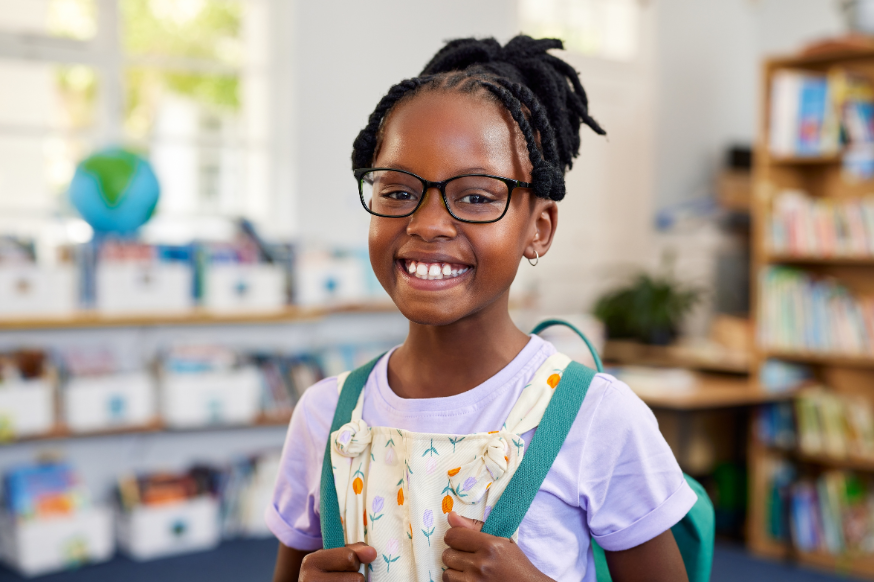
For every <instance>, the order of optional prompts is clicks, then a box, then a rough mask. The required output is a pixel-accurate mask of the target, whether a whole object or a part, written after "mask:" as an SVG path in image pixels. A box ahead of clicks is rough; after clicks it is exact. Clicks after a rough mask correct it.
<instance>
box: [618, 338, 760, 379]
mask: <svg viewBox="0 0 874 582" xmlns="http://www.w3.org/2000/svg"><path fill="white" fill-rule="evenodd" d="M603 360H604V361H607V362H611V363H612V362H615V363H617V364H620V365H639V366H655V367H660V368H688V369H690V370H701V371H705V372H727V373H731V374H749V371H750V358H749V356H748V355H747V354H746V353H738V352H729V351H727V350H720V351H706V352H705V351H695V350H693V349H690V348H688V347H685V346H682V345H669V346H653V345H646V344H642V343H639V342H635V341H625V340H610V341H608V342H607V343H606V344H605V345H604V353H603Z"/></svg>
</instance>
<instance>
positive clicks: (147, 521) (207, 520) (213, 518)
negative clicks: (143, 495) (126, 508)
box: [118, 497, 221, 560]
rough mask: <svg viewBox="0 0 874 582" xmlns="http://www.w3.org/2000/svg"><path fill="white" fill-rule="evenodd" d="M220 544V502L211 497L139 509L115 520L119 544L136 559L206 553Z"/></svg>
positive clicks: (123, 514)
mask: <svg viewBox="0 0 874 582" xmlns="http://www.w3.org/2000/svg"><path fill="white" fill-rule="evenodd" d="M220 541H221V530H220V527H219V503H218V501H216V500H215V499H212V498H211V497H198V498H195V499H190V500H187V501H181V502H179V503H171V504H166V505H156V506H140V507H137V508H136V509H134V510H133V511H130V512H124V513H120V514H119V517H118V545H119V547H120V548H121V549H122V551H124V553H125V554H127V555H128V556H130V557H131V558H133V559H135V560H152V559H155V558H162V557H165V556H172V555H176V554H186V553H189V552H198V551H203V550H209V549H212V548H215V547H216V546H218V544H219V542H220Z"/></svg>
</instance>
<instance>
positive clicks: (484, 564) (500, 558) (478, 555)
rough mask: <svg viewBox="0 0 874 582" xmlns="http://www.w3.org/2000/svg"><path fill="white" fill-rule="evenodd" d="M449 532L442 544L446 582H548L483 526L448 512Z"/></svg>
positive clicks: (516, 549) (509, 543)
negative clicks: (489, 533)
mask: <svg viewBox="0 0 874 582" xmlns="http://www.w3.org/2000/svg"><path fill="white" fill-rule="evenodd" d="M449 526H450V527H449V531H447V532H446V536H444V538H443V540H444V541H445V542H446V545H447V546H449V548H448V549H446V550H445V551H444V552H443V563H444V564H445V565H446V570H445V571H444V572H443V582H487V581H496V580H497V581H501V582H504V581H506V580H513V581H514V582H516V581H518V582H546V581H549V580H550V578H548V577H547V576H546V575H545V574H544V573H543V572H541V571H540V570H538V569H537V568H535V567H534V564H532V563H531V561H530V560H528V557H527V556H526V555H525V554H524V553H523V552H522V550H521V549H519V546H517V545H516V544H514V543H513V542H512V541H510V540H508V539H507V538H499V537H495V536H490V535H488V534H484V533H482V532H481V531H480V530H482V527H483V522H481V521H479V520H476V519H468V518H466V517H462V516H460V515H458V514H457V513H455V512H454V511H450V512H449Z"/></svg>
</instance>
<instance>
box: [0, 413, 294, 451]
mask: <svg viewBox="0 0 874 582" xmlns="http://www.w3.org/2000/svg"><path fill="white" fill-rule="evenodd" d="M290 420H291V414H284V415H261V416H260V417H259V418H258V419H257V420H256V421H255V422H253V423H251V424H208V425H203V426H198V427H192V428H171V427H168V426H166V425H165V424H164V423H163V422H161V421H160V420H156V421H154V422H151V423H149V424H146V425H142V426H134V427H125V428H117V429H109V430H102V431H97V432H72V431H70V430H69V429H68V428H67V427H65V426H63V425H58V426H57V427H55V428H54V429H53V430H52V431H51V432H47V433H44V434H40V435H33V436H28V437H24V438H19V439H14V440H10V441H0V447H3V446H5V445H14V444H17V443H25V442H34V441H52V440H66V439H86V438H102V437H113V436H120V435H130V434H154V433H186V432H205V431H215V430H239V429H247V428H259V427H270V426H287V425H288V423H289V421H290Z"/></svg>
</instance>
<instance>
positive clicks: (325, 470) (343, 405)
mask: <svg viewBox="0 0 874 582" xmlns="http://www.w3.org/2000/svg"><path fill="white" fill-rule="evenodd" d="M553 325H563V326H566V327H568V328H570V329H571V330H573V331H574V332H575V333H576V334H577V335H579V336H580V337H581V338H582V340H583V341H584V342H585V343H586V346H587V347H588V348H589V351H590V352H591V353H592V358H593V359H594V361H595V367H596V368H597V371H595V370H592V369H591V368H589V367H587V366H584V365H582V364H579V363H577V362H571V363H570V364H568V366H567V368H566V369H565V371H564V374H563V375H562V379H561V382H559V383H558V385H557V386H556V387H555V394H554V395H553V397H552V400H551V401H550V403H549V406H547V408H546V412H545V413H544V415H543V419H542V420H541V421H540V425H539V426H538V428H537V431H536V432H535V433H534V437H533V438H532V439H531V443H530V444H529V445H528V449H527V451H526V452H525V456H524V457H523V458H522V462H521V463H520V465H519V467H518V469H516V473H515V474H514V475H513V478H512V479H511V480H510V483H509V484H508V485H507V488H506V490H505V491H504V493H503V494H502V495H501V498H500V499H499V500H498V502H497V503H496V504H495V506H494V508H493V509H492V511H491V513H490V514H489V517H488V519H486V521H485V523H484V524H483V528H482V531H483V533H487V534H490V535H494V536H498V537H505V538H509V537H511V536H512V535H513V534H514V533H515V532H516V530H517V529H518V528H519V524H521V523H522V519H523V518H524V517H525V514H526V513H527V512H528V508H529V507H530V506H531V503H532V502H533V501H534V496H535V495H536V494H537V491H538V490H539V489H540V485H541V484H542V483H543V480H544V479H545V478H546V474H547V473H548V472H549V469H550V468H551V467H552V463H553V462H554V461H555V458H556V456H558V452H559V450H560V449H561V446H562V444H564V440H565V438H566V437H567V434H568V432H570V429H571V425H573V423H574V420H575V419H576V416H577V412H578V411H579V410H580V407H581V406H582V404H583V399H584V398H585V396H586V392H587V391H588V389H589V384H590V383H591V382H592V379H594V377H595V374H597V373H598V372H601V371H603V366H602V365H601V359H600V358H599V357H598V353H597V352H596V350H595V348H594V347H593V346H592V344H591V342H589V340H588V338H586V336H585V335H583V333H582V332H580V330H578V329H577V328H576V327H574V326H573V325H571V324H569V323H567V322H565V321H561V320H558V319H551V320H547V321H544V322H542V323H540V324H538V325H537V326H536V327H535V328H534V329H533V330H532V332H531V333H532V334H536V333H539V332H541V331H543V330H544V329H546V328H548V327H551V326H553ZM381 357H382V356H380V358H381ZM378 360H379V358H376V359H374V360H372V361H371V362H368V363H367V364H365V365H364V366H361V367H360V368H357V369H356V370H354V371H353V372H351V373H350V374H349V376H348V378H346V382H345V383H344V385H343V390H342V391H341V393H340V398H339V400H338V402H337V409H336V411H335V413H334V420H333V422H332V424H331V430H330V433H329V434H331V433H333V432H335V431H337V430H339V429H340V427H341V426H343V425H344V424H345V423H347V422H349V420H350V419H351V417H352V410H353V409H354V408H355V404H356V403H357V401H358V396H359V395H360V394H361V391H362V390H363V389H364V384H365V383H366V382H367V378H368V376H370V372H371V370H373V367H374V366H375V365H376V362H377V361H378ZM684 476H685V478H686V481H687V482H688V483H689V485H690V486H691V487H692V490H693V491H695V494H696V495H697V496H698V501H697V502H696V503H695V505H694V506H693V507H692V509H691V510H689V513H687V514H686V516H685V517H684V518H683V519H681V520H680V521H679V522H678V523H677V524H676V525H675V526H674V527H672V528H671V532H672V533H673V534H674V539H675V540H676V542H677V546H678V547H679V549H680V554H681V555H682V557H683V563H684V564H685V566H686V574H687V575H688V577H689V582H707V581H709V580H710V569H711V566H712V562H713V541H714V536H715V518H714V512H713V504H712V503H711V502H710V498H709V497H708V496H707V493H706V492H705V491H704V488H703V487H701V485H700V484H699V483H698V482H697V481H695V480H694V479H692V478H691V477H689V476H688V475H684ZM320 495H321V499H320V503H319V509H320V517H321V528H322V544H323V547H324V548H326V549H328V548H339V547H343V545H345V535H344V533H343V525H342V523H341V521H340V506H339V503H338V502H337V489H336V486H335V484H334V475H333V471H332V468H331V452H330V439H328V443H327V444H326V446H325V459H324V462H323V464H322V479H321V491H320ZM591 542H592V551H593V554H594V558H595V571H596V574H597V580H598V582H610V580H611V578H610V572H609V569H608V567H607V559H606V556H605V554H604V550H603V549H602V548H601V547H600V546H598V544H597V543H596V542H595V540H594V539H592V540H591Z"/></svg>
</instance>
